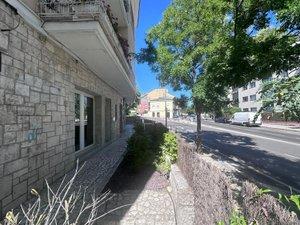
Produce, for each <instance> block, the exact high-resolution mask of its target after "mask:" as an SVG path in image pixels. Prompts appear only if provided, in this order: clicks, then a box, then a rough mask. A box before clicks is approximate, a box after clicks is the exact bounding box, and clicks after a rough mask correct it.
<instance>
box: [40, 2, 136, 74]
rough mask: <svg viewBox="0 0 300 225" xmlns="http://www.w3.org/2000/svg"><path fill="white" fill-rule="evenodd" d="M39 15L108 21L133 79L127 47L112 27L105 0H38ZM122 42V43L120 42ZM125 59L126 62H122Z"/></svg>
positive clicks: (54, 19) (62, 18)
mask: <svg viewBox="0 0 300 225" xmlns="http://www.w3.org/2000/svg"><path fill="white" fill-rule="evenodd" d="M38 9H39V15H40V16H41V17H42V18H43V19H44V20H45V21H81V20H90V19H93V20H99V21H100V22H101V23H102V22H103V21H108V23H109V24H110V25H109V26H106V28H107V29H108V33H110V34H111V37H112V39H113V40H114V42H117V43H118V44H117V45H118V46H120V47H121V48H122V50H121V51H122V53H121V54H122V55H123V56H124V58H125V60H124V59H120V60H121V61H122V62H123V63H125V64H126V67H129V68H128V70H129V76H130V79H131V80H134V77H133V75H132V74H131V73H132V68H131V63H130V62H129V61H128V49H127V47H126V45H124V43H123V42H124V38H122V37H121V36H120V35H119V34H118V33H117V31H116V29H115V28H114V24H113V23H114V22H113V20H114V17H113V15H112V14H111V11H110V10H109V9H108V5H107V4H106V1H105V0H40V1H39V2H38ZM121 42H122V43H121ZM124 61H126V62H124Z"/></svg>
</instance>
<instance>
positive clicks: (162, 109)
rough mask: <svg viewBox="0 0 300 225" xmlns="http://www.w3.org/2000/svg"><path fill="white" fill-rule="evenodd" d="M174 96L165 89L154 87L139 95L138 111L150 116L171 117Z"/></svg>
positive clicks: (172, 114) (173, 107)
mask: <svg viewBox="0 0 300 225" xmlns="http://www.w3.org/2000/svg"><path fill="white" fill-rule="evenodd" d="M174 98H175V96H173V95H171V94H169V93H168V90H167V89H164V88H158V89H154V90H152V91H150V92H149V93H147V94H145V95H143V96H142V97H141V101H140V104H139V106H138V112H139V113H140V114H142V115H144V116H147V117H152V118H166V117H167V118H173V116H174V109H175V106H174Z"/></svg>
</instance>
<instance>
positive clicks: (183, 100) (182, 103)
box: [174, 94, 189, 110]
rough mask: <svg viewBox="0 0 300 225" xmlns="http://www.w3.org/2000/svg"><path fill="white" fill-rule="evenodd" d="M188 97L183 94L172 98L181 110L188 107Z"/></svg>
mask: <svg viewBox="0 0 300 225" xmlns="http://www.w3.org/2000/svg"><path fill="white" fill-rule="evenodd" d="M188 102H189V98H188V97H187V96H185V95H183V94H181V95H180V97H179V98H177V97H176V98H175V99H174V104H175V105H176V106H178V107H179V108H180V109H182V110H186V109H187V107H188Z"/></svg>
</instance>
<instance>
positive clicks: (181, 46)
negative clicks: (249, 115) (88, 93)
mask: <svg viewBox="0 0 300 225" xmlns="http://www.w3.org/2000/svg"><path fill="white" fill-rule="evenodd" d="M204 2H205V3H204ZM204 2H201V1H198V0H175V1H173V3H172V4H171V5H170V6H169V7H168V8H167V10H166V11H165V13H164V16H163V19H162V21H161V22H160V23H159V24H158V25H156V26H154V27H153V28H152V29H151V30H150V32H149V33H148V35H147V41H146V42H147V44H148V47H147V48H145V49H141V52H140V53H139V54H138V55H137V59H138V61H139V62H147V63H148V64H149V65H150V66H151V68H152V69H153V71H154V72H156V73H157V74H158V79H159V80H160V82H161V83H162V84H170V85H171V86H172V87H173V88H174V89H175V90H180V89H186V90H191V92H192V99H193V104H194V106H195V112H196V114H197V134H198V135H197V136H198V146H199V144H200V142H199V140H200V132H201V113H202V112H204V111H207V110H211V109H215V108H217V107H218V106H220V104H218V103H220V102H222V100H224V99H223V96H226V94H225V93H226V90H225V88H224V86H223V85H219V84H216V83H215V82H214V81H213V78H212V77H211V76H209V75H208V74H207V73H206V71H205V69H204V67H203V64H204V63H205V61H206V55H207V54H208V52H209V51H210V50H209V49H210V48H211V47H210V45H211V44H212V43H213V39H211V37H214V36H219V35H221V34H222V32H223V30H222V28H221V26H222V23H223V21H222V20H220V19H219V18H221V17H222V16H223V15H224V13H225V11H226V8H227V7H226V5H227V3H226V2H220V1H217V0H212V1H204ZM208 90H209V91H208Z"/></svg>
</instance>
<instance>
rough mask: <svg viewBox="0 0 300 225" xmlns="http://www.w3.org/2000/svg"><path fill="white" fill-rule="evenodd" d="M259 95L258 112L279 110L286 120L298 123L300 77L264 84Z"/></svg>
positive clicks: (299, 120) (299, 117)
mask: <svg viewBox="0 0 300 225" xmlns="http://www.w3.org/2000/svg"><path fill="white" fill-rule="evenodd" d="M261 94H262V95H261V99H262V107H261V109H260V110H259V112H262V111H263V110H266V109H270V108H272V109H280V110H281V111H282V112H283V114H284V116H285V118H286V119H290V120H296V121H298V122H300V76H293V77H290V78H282V79H280V80H277V79H276V80H272V81H268V82H265V83H264V84H263V86H262V90H261Z"/></svg>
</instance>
